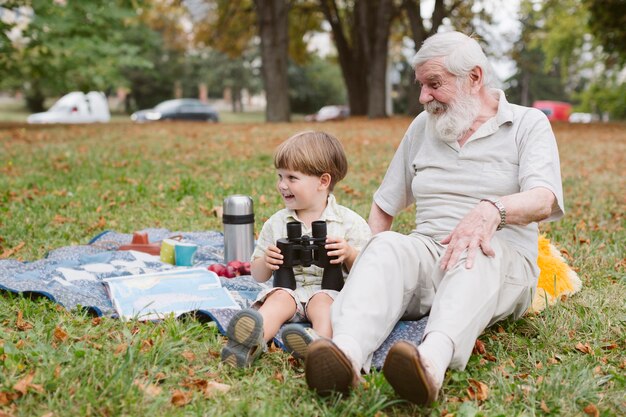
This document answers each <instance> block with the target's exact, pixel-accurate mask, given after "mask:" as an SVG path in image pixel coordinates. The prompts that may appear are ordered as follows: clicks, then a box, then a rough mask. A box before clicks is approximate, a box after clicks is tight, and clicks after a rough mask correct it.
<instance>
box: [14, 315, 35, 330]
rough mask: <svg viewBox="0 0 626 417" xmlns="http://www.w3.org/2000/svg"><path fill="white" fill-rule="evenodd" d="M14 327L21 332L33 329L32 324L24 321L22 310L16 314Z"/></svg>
mask: <svg viewBox="0 0 626 417" xmlns="http://www.w3.org/2000/svg"><path fill="white" fill-rule="evenodd" d="M15 327H17V329H18V330H21V331H23V332H24V331H26V330H30V329H32V328H33V325H32V324H30V323H29V322H27V321H25V320H24V313H22V310H20V311H18V312H17V320H16V321H15Z"/></svg>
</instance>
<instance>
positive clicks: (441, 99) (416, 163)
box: [305, 32, 564, 404]
mask: <svg viewBox="0 0 626 417" xmlns="http://www.w3.org/2000/svg"><path fill="white" fill-rule="evenodd" d="M413 65H414V68H415V74H416V80H417V81H418V82H419V83H420V85H421V92H420V102H421V103H422V104H423V105H424V107H425V110H426V111H425V112H423V113H421V114H420V115H418V116H417V117H416V118H415V120H414V121H413V123H411V126H410V127H409V129H408V131H407V132H406V135H405V136H404V139H403V140H402V142H401V144H400V145H399V147H398V149H397V151H396V154H395V156H394V157H393V160H392V161H391V164H390V166H389V168H388V170H387V173H386V175H385V178H384V180H383V182H382V184H381V186H380V188H379V189H378V190H377V191H376V193H375V194H374V199H373V200H374V201H373V204H372V208H371V212H370V216H369V224H370V227H371V228H372V232H373V234H375V236H374V237H373V238H372V239H371V240H370V242H369V243H368V244H367V245H366V246H365V248H364V249H363V250H362V252H361V254H360V256H359V258H358V259H357V260H356V263H355V264H354V266H353V268H352V270H351V271H350V276H349V277H348V279H347V281H346V285H345V287H344V289H343V291H342V292H341V293H340V294H339V296H338V297H337V299H336V301H335V303H334V304H333V307H332V324H333V338H332V340H329V339H318V340H315V341H313V342H312V343H310V345H309V346H308V353H307V357H306V362H305V372H306V381H307V384H308V385H309V387H310V388H312V389H314V390H316V391H317V392H319V393H321V394H324V393H328V392H332V391H339V392H348V391H349V390H350V389H351V388H352V387H353V386H355V385H356V384H357V383H358V381H359V379H360V373H361V371H362V370H365V371H367V370H368V369H369V367H370V366H371V358H372V353H373V352H374V351H375V350H376V349H377V348H378V347H379V346H380V345H381V343H382V342H383V341H384V340H385V339H386V338H387V336H388V335H389V334H390V332H391V330H392V329H393V327H394V325H395V324H396V323H397V322H398V321H399V320H411V319H418V318H421V317H424V316H425V315H429V319H428V324H427V327H426V330H425V333H424V338H423V340H422V343H421V344H420V345H419V346H415V345H413V344H411V343H409V342H404V341H400V342H397V343H396V344H395V345H394V346H393V347H392V348H391V350H390V351H389V354H388V355H387V358H386V360H385V364H384V366H383V373H384V375H385V377H386V379H387V380H388V381H389V383H390V384H391V386H392V387H393V388H394V390H395V391H396V392H397V393H398V394H399V395H400V396H401V397H403V398H405V399H407V400H409V401H412V402H414V403H416V404H430V403H431V402H432V401H434V400H435V399H436V398H437V395H438V392H439V390H440V389H441V386H442V384H443V380H444V375H445V372H446V370H447V368H453V369H463V368H464V367H465V366H466V364H467V361H468V359H469V356H470V354H471V351H472V348H473V346H474V344H475V341H476V339H477V338H478V336H479V335H480V334H481V332H482V331H483V330H484V329H485V328H486V327H488V326H490V325H491V324H493V323H494V322H496V321H498V320H501V319H503V318H505V317H509V316H513V317H519V316H520V315H522V314H523V313H524V311H526V309H527V308H528V306H529V305H530V303H531V300H532V295H533V292H534V290H535V288H536V284H537V276H538V272H539V271H538V268H537V263H536V260H537V233H538V227H537V222H539V221H543V220H555V219H558V218H560V217H561V216H562V215H563V207H564V206H563V196H562V195H563V192H562V185H561V174H560V167H559V157H558V150H557V147H556V142H555V139H554V135H553V132H552V129H551V127H550V124H549V122H548V120H547V118H546V117H545V116H544V115H543V113H541V112H540V111H538V110H536V109H531V108H527V107H522V106H517V105H513V104H509V103H508V102H507V101H506V98H505V96H504V93H503V92H502V91H500V90H496V89H494V88H491V87H490V86H489V85H490V84H491V77H492V72H491V67H490V65H489V63H488V61H487V58H486V56H485V54H484V53H483V50H482V49H481V47H480V45H479V44H478V42H476V41H475V40H474V39H472V38H470V37H468V36H466V35H464V34H461V33H458V32H448V33H441V34H437V35H434V36H432V37H430V38H429V39H427V40H426V41H425V42H424V44H423V46H422V47H421V48H420V50H419V51H418V52H417V54H416V55H415V57H414V58H413ZM413 203H415V205H416V226H415V229H414V230H413V231H412V232H411V233H410V234H409V235H401V234H398V233H395V232H391V231H389V230H390V228H391V224H392V221H393V217H394V216H395V215H396V214H397V213H399V212H400V211H401V210H402V209H404V208H405V207H407V206H409V205H411V204H413Z"/></svg>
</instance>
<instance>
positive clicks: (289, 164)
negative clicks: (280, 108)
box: [274, 131, 348, 191]
mask: <svg viewBox="0 0 626 417" xmlns="http://www.w3.org/2000/svg"><path fill="white" fill-rule="evenodd" d="M274 166H275V167H276V169H289V170H291V171H299V172H302V173H303V174H306V175H314V176H316V177H321V176H322V174H324V173H328V174H330V186H329V190H330V191H332V190H333V188H334V187H335V184H337V183H338V182H339V181H341V180H342V179H343V178H344V177H345V176H346V174H347V173H348V159H347V158H346V153H345V152H344V150H343V146H341V143H340V142H339V141H338V140H337V138H335V137H334V136H331V135H329V134H328V133H325V132H315V131H306V132H300V133H297V134H295V135H293V136H292V137H290V138H289V139H287V140H286V141H284V142H283V143H281V144H280V145H279V146H278V148H276V152H274Z"/></svg>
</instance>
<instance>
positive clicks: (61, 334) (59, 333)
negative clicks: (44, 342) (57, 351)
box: [53, 326, 68, 342]
mask: <svg viewBox="0 0 626 417" xmlns="http://www.w3.org/2000/svg"><path fill="white" fill-rule="evenodd" d="M53 336H54V340H56V341H57V342H65V341H66V340H67V338H68V335H67V332H66V331H65V330H63V329H62V328H60V327H59V326H56V327H55V328H54V332H53Z"/></svg>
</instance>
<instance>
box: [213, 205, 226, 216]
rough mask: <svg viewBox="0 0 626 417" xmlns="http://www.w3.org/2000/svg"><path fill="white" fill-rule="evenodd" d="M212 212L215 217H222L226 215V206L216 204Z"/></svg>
mask: <svg viewBox="0 0 626 417" xmlns="http://www.w3.org/2000/svg"><path fill="white" fill-rule="evenodd" d="M211 212H212V213H213V215H214V216H215V217H218V218H221V217H222V216H223V215H224V207H222V206H215V207H213V208H212V209H211Z"/></svg>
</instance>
